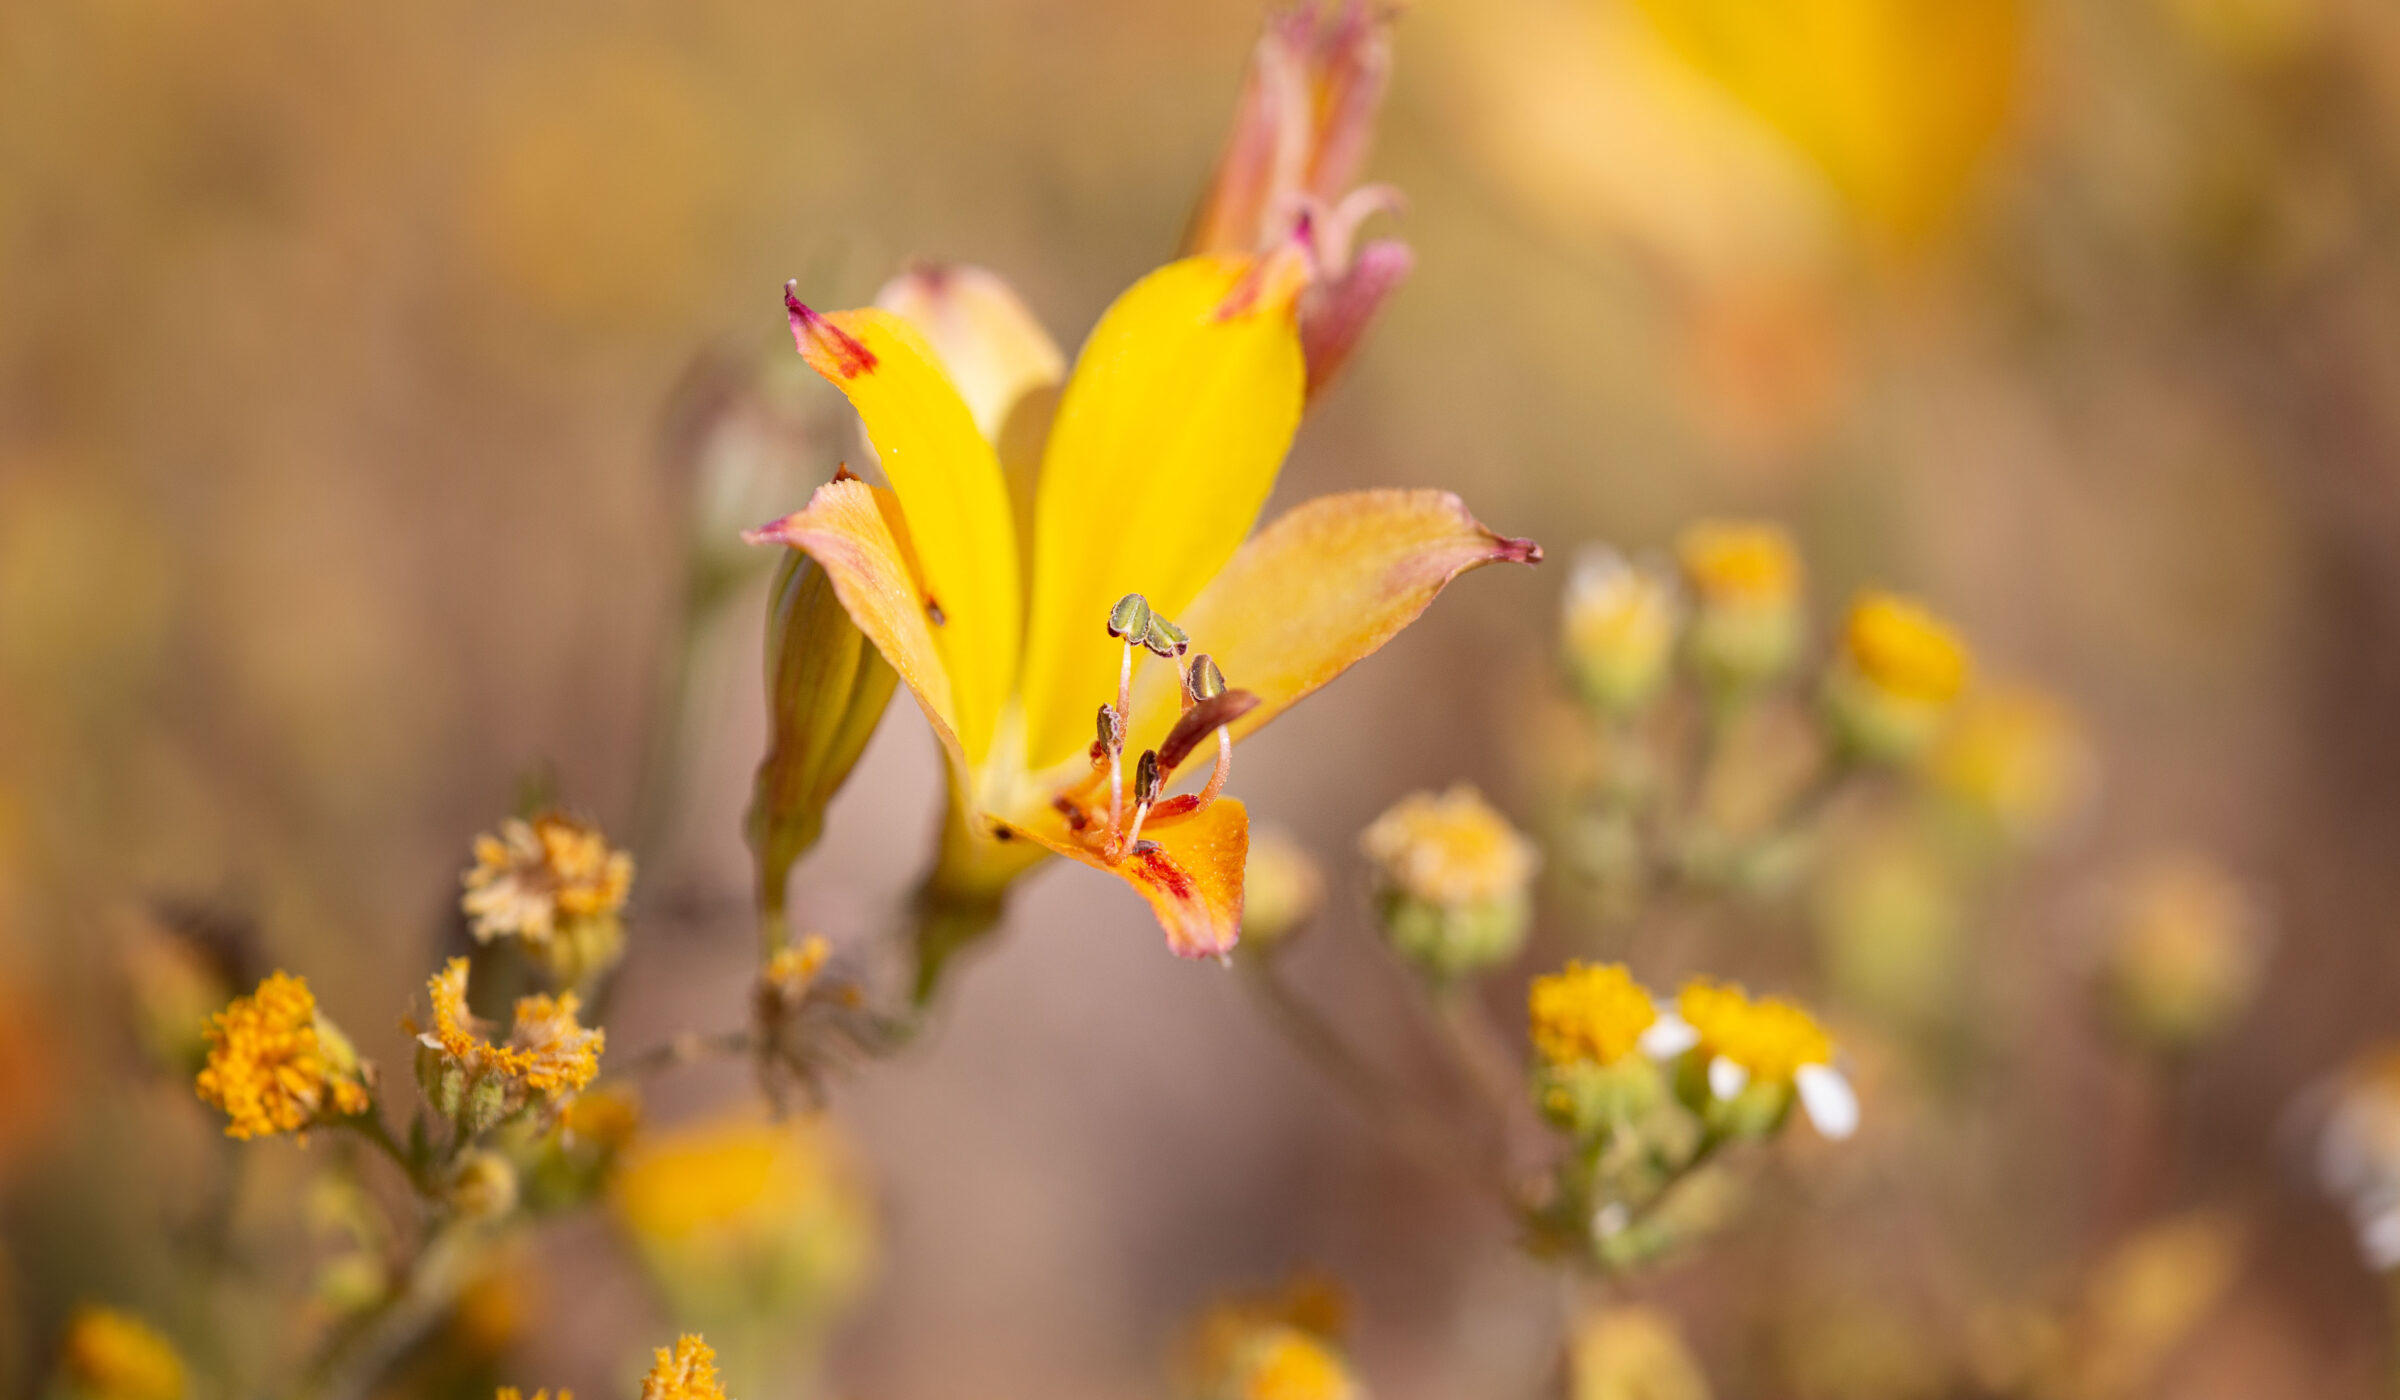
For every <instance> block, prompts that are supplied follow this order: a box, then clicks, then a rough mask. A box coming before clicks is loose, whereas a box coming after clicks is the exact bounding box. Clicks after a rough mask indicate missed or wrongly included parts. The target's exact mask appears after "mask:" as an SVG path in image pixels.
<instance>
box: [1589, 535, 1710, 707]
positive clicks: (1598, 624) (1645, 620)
mask: <svg viewBox="0 0 2400 1400" xmlns="http://www.w3.org/2000/svg"><path fill="white" fill-rule="evenodd" d="M1563 621H1564V628H1565V642H1566V658H1567V667H1568V670H1569V672H1570V674H1572V675H1573V677H1574V679H1575V684H1576V688H1577V689H1578V690H1579V691H1581V692H1582V694H1583V697H1584V699H1585V700H1587V701H1589V702H1590V703H1591V704H1592V705H1594V706H1596V707H1598V708H1599V709H1601V710H1602V711H1604V712H1606V713H1609V714H1615V715H1628V714H1633V713H1635V712H1637V711H1639V710H1641V709H1642V707H1643V706H1645V705H1647V704H1649V702H1650V701H1651V700H1652V699H1653V698H1655V697H1656V696H1657V694H1658V691H1659V687H1660V685H1661V684H1662V683H1663V682H1664V681H1665V680H1666V677H1667V663H1668V662H1669V660H1670V659H1671V658H1672V657H1673V655H1674V651H1675V636H1676V632H1677V629H1678V628H1680V627H1681V625H1682V621H1683V602H1682V599H1681V598H1680V597H1678V596H1677V594H1676V591H1675V584H1674V581H1673V580H1672V579H1669V578H1667V577H1665V576H1664V575H1662V574H1660V573H1658V572H1656V571H1654V570H1651V569H1646V568H1637V567H1635V566H1633V565H1631V564H1628V563H1626V562H1625V560H1624V558H1623V557H1622V556H1620V555H1619V554H1618V553H1617V552H1616V551H1615V550H1612V549H1608V548H1605V547H1596V548H1593V549H1590V550H1587V551H1586V552H1585V553H1584V554H1583V555H1582V556H1581V557H1579V558H1578V559H1577V560H1576V562H1575V572H1574V574H1573V575H1572V576H1571V577H1570V578H1569V579H1568V581H1567V601H1566V613H1565V617H1564V619H1563Z"/></svg>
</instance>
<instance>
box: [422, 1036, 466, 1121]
mask: <svg viewBox="0 0 2400 1400" xmlns="http://www.w3.org/2000/svg"><path fill="white" fill-rule="evenodd" d="M417 1087H418V1088H419V1089H422V1090H423V1091H424V1092H425V1102H427V1103H429V1104H431V1105H433V1111H434V1112H436V1113H438V1114H440V1115H442V1116H443V1117H444V1118H456V1117H457V1116H458V1111H459V1109H460V1108H461V1107H463V1106H464V1105H465V1103H466V1100H467V1075H466V1071H464V1070H462V1069H460V1068H459V1067H458V1063H457V1062H456V1061H455V1060H452V1059H451V1058H450V1057H449V1056H447V1055H445V1054H443V1053H442V1052H441V1051H439V1050H437V1049H434V1048H433V1047H431V1046H428V1045H419V1046H418V1047H417Z"/></svg>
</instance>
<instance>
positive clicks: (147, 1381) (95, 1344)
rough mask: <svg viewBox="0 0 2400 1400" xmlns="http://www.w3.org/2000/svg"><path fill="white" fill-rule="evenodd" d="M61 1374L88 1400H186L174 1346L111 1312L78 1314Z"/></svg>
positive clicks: (62, 1349) (64, 1345) (62, 1347)
mask: <svg viewBox="0 0 2400 1400" xmlns="http://www.w3.org/2000/svg"><path fill="white" fill-rule="evenodd" d="M58 1369H59V1373H60V1376H61V1378H62V1379H64V1380H65V1381H66V1383H67V1387H68V1390H69V1392H70V1393H72V1394H75V1395H80V1396H85V1397H88V1400H183V1396H184V1392H185V1390H186V1389H187V1388H188V1386H189V1381H188V1380H187V1378H186V1376H185V1374H184V1368H183V1357H182V1356H180V1355H179V1354H177V1352H176V1350H175V1345H174V1343H172V1342H170V1341H168V1340H167V1339H166V1338H165V1337H162V1336H160V1335H159V1334H158V1332H157V1331H155V1330H154V1329H152V1328H151V1327H150V1325H149V1324H147V1323H145V1322H143V1321H142V1320H141V1319H140V1318H137V1317H132V1316H129V1315H127V1314H125V1313H121V1312H118V1311H116V1310H115V1309H113V1308H99V1307H89V1306H87V1307H82V1308H78V1309H76V1311H75V1315H74V1316H73V1317H72V1318H70V1319H69V1320H68V1322H67V1330H66V1335H65V1336H64V1337H63V1338H62V1339H61V1340H60V1343H59V1353H58Z"/></svg>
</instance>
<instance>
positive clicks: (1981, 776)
mask: <svg viewBox="0 0 2400 1400" xmlns="http://www.w3.org/2000/svg"><path fill="white" fill-rule="evenodd" d="M1926 774H1927V776H1928V777H1929V778H1931V779H1932V781H1933V783H1934V786H1935V787H1936V788H1937V789H1938V790H1939V791H1940V792H1941V793H1942V794H1943V795H1944V796H1946V797H1948V798H1949V799H1950V800H1951V801H1953V802H1955V803H1957V804H1958V805H1959V806H1960V807H1962V808H1964V809H1965V810H1966V811H1967V812H1969V813H1971V814H1973V815H1975V816H1976V817H1979V818H1981V819H1982V820H1983V821H1985V822H1988V823H1989V824H1990V825H1991V826H1992V827H1995V828H1997V829H1998V831H1999V832H2000V833H2002V834H2004V835H2006V836H2008V837H2011V838H2013V839H2015V840H2018V841H2034V840H2038V839H2040V838H2041V837H2043V836H2046V835H2049V834H2050V833H2052V832H2054V831H2056V830H2057V829H2058V828H2059V827H2060V826H2061V825H2062V824H2064V823H2066V822H2067V821H2069V820H2070V819H2071V818H2072V817H2074V815H2075V814H2076V813H2077V812H2078V811H2079V810H2080V809H2082V808H2083V807H2084V806H2085V805H2086V804H2087V803H2088V802H2089V801H2090V799H2091V795H2092V790H2093V787H2094V785H2095V782H2096V765H2095V763H2094V761H2093V758H2092V752H2091V746H2090V744H2089V742H2088V741H2087V740H2086V739H2085V737H2084V734H2083V729H2082V726H2081V725H2079V724H2078V723H2077V722H2076V719H2075V715H2074V712H2073V711H2072V710H2070V709H2068V708H2067V706H2066V705H2065V703H2064V702H2062V701H2060V700H2059V699H2058V698H2057V697H2056V696H2053V695H2050V694H2047V693H2045V692H2043V691H2040V690H2035V689H2033V688H2031V687H2027V686H2003V687H1998V688H1995V689H1991V690H1985V691H1981V692H1979V693H1977V694H1975V695H1972V696H1970V697H1968V699H1967V700H1966V702H1965V703H1964V704H1963V705H1962V706H1961V707H1960V709H1959V712H1958V715H1957V717H1956V718H1955V719H1954V720H1953V721H1952V722H1951V725H1950V727H1949V729H1947V730H1946V731H1944V733H1943V735H1942V738H1941V740H1940V742H1939V743H1937V744H1936V745H1935V746H1934V748H1933V750H1932V752H1931V753H1930V754H1929V755H1927V758H1926Z"/></svg>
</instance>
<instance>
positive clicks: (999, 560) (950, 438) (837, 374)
mask: <svg viewBox="0 0 2400 1400" xmlns="http://www.w3.org/2000/svg"><path fill="white" fill-rule="evenodd" d="M784 302H785V309H786V311H787V312H788V313H789V315H790V318H791V325H792V340H793V343H794V344H796V345H797V346H798V347H799V349H800V354H801V357H802V358H803V359H805V360H807V361H808V364H809V367H810V368H811V369H814V370H815V371H816V372H817V373H819V374H821V375H823V376H824V377H825V378H826V379H827V380H828V381H830V382H831V383H832V384H833V385H834V386H835V387H836V388H838V389H840V390H841V391H842V392H843V393H844V394H845V395H847V396H848V397H849V399H850V402H851V405H852V406H853V407H855V408H856V409H857V410H858V416H859V418H860V420H861V421H863V422H864V423H865V424H866V429H867V436H868V438H869V439H870V440H872V441H873V442H874V444H875V451H876V455H877V456H878V457H879V458H880V459H881V461H882V463H883V473H884V475H885V476H886V477H888V478H889V479H890V480H891V483H892V490H893V491H894V492H895V493H896V494H897V495H898V497H899V500H900V505H901V508H902V509H903V510H904V511H905V512H906V513H907V517H908V533H909V536H910V537H911V539H912V540H913V542H914V547H915V549H916V551H917V559H918V562H919V565H920V568H919V571H918V573H919V579H920V582H921V583H922V584H923V589H922V597H921V598H920V600H919V602H920V605H921V607H922V610H923V614H924V619H925V620H926V621H927V622H928V623H929V624H930V627H931V629H932V635H933V639H934V647H935V651H936V654H938V655H939V656H940V657H941V658H942V665H943V669H944V670H946V671H947V672H948V673H949V676H950V688H951V696H952V709H951V722H952V724H953V725H954V727H955V729H956V732H957V735H958V738H959V741H960V742H961V744H963V745H964V747H965V750H966V753H967V755H968V756H969V757H970V758H972V759H974V760H976V761H978V762H980V761H981V759H982V758H983V756H984V754H985V753H986V752H987V751H988V750H989V748H990V746H991V738H992V730H993V727H994V725H995V723H996V721H997V719H998V716H999V713H1000V707H1001V705H1002V704H1003V703H1004V702H1005V701H1006V700H1007V698H1008V696H1009V694H1010V693H1011V692H1012V691H1013V690H1014V689H1015V686H1016V674H1017V654H1018V643H1019V641H1020V635H1021V634H1020V626H1021V621H1020V604H1019V600H1020V598H1021V596H1022V595H1021V593H1020V592H1019V589H1020V587H1021V584H1020V581H1019V573H1018V562H1017V538H1016V527H1015V525H1014V524H1013V523H1012V521H1011V516H1010V511H1009V504H1008V487H1007V485H1006V483H1005V481H1004V480H1003V479H1002V477H1001V472H1000V459H999V458H998V456H996V455H995V454H994V452H993V449H992V445H991V443H990V442H988V441H986V440H985V438H984V435H983V433H982V432H981V431H980V430H978V429H977V427H976V425H975V417H974V414H973V413H972V412H971V411H970V410H969V409H968V407H967V404H966V402H965V400H963V399H961V398H960V397H959V394H958V390H957V388H956V387H955V386H953V385H952V384H951V382H950V378H949V375H948V374H947V372H945V371H944V369H943V368H942V361H941V357H940V356H939V355H938V354H937V353H936V352H935V351H934V349H933V347H932V346H930V345H928V344H927V343H926V340H925V337H924V336H923V335H922V334H921V333H920V332H919V331H918V330H917V328H916V327H915V326H913V325H911V324H910V323H909V322H908V321H907V320H906V319H904V318H902V317H900V316H897V315H895V314H893V313H892V312H889V311H885V310H882V309H880V308H877V307H868V308H865V309H862V310H858V311H837V312H834V313H832V314H831V315H825V314H821V313H819V312H816V311H812V310H810V309H809V308H808V307H806V306H804V305H802V304H801V303H800V302H799V300H798V299H797V298H795V297H793V296H792V294H791V293H790V291H789V290H787V291H786V292H785V293H784ZM860 625H861V626H862V627H864V625H865V624H864V623H863V621H862V623H861V624H860ZM895 664H897V663H895Z"/></svg>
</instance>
